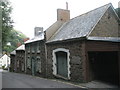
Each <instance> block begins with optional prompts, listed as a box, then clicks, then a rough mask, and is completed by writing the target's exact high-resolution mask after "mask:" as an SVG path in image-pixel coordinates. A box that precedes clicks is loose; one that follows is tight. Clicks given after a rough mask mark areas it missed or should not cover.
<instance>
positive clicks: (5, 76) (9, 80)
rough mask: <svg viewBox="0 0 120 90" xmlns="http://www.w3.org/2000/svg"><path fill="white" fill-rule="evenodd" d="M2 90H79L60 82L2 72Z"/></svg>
mask: <svg viewBox="0 0 120 90" xmlns="http://www.w3.org/2000/svg"><path fill="white" fill-rule="evenodd" d="M2 88H80V87H78V86H75V85H72V84H68V83H63V82H60V81H55V80H49V79H44V78H40V77H35V76H31V75H26V74H19V73H11V72H2Z"/></svg>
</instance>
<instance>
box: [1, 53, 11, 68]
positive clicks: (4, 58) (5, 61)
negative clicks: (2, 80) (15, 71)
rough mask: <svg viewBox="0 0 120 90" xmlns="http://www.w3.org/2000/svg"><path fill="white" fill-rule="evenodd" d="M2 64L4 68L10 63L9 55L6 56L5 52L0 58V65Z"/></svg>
mask: <svg viewBox="0 0 120 90" xmlns="http://www.w3.org/2000/svg"><path fill="white" fill-rule="evenodd" d="M4 65H5V68H6V67H8V65H10V57H8V56H7V55H6V54H5V55H3V56H2V57H1V58H0V67H2V66H4Z"/></svg>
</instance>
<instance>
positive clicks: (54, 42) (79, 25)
mask: <svg viewBox="0 0 120 90" xmlns="http://www.w3.org/2000/svg"><path fill="white" fill-rule="evenodd" d="M69 16H70V15H69V10H66V11H65V10H61V13H59V16H58V21H57V24H56V23H55V24H53V25H52V26H51V27H50V28H49V29H48V30H46V32H45V35H46V50H47V56H46V57H47V59H46V62H47V65H46V66H47V68H46V75H47V77H51V78H55V77H59V78H63V79H67V80H71V81H79V82H89V81H92V80H101V81H105V82H110V83H114V84H118V83H119V81H120V80H119V65H118V63H119V61H120V37H119V35H120V32H119V31H118V27H119V25H118V20H119V18H118V16H117V14H116V12H115V10H114V8H113V6H112V4H111V3H110V4H107V5H104V6H102V7H99V8H97V9H95V10H92V11H90V12H87V13H85V14H82V15H80V16H77V17H75V18H73V19H70V18H69ZM69 19H70V20H69ZM63 21H64V22H63ZM58 22H59V24H58ZM60 22H61V23H60ZM53 27H54V28H53Z"/></svg>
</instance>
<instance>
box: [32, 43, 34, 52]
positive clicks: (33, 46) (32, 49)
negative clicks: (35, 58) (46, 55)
mask: <svg viewBox="0 0 120 90" xmlns="http://www.w3.org/2000/svg"><path fill="white" fill-rule="evenodd" d="M34 52H35V46H34V44H32V53H34Z"/></svg>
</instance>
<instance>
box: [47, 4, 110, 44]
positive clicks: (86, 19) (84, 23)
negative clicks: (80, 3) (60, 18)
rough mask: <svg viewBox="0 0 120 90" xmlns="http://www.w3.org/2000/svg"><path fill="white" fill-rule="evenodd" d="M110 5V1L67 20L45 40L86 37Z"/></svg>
mask: <svg viewBox="0 0 120 90" xmlns="http://www.w3.org/2000/svg"><path fill="white" fill-rule="evenodd" d="M110 6H112V4H111V3H109V4H106V5H104V6H102V7H99V8H97V9H94V10H92V11H90V12H88V13H85V14H82V15H80V16H78V17H75V18H73V19H71V20H69V21H68V22H66V23H65V24H63V26H62V27H61V28H60V29H59V30H58V31H57V32H56V33H55V34H54V35H53V36H52V37H51V38H50V39H49V40H48V41H47V42H48V43H49V42H54V41H62V40H67V39H75V38H80V37H86V36H87V35H88V34H89V33H90V32H91V31H92V30H93V28H94V27H95V26H96V24H97V23H98V21H99V20H100V19H101V17H102V16H103V15H104V13H105V12H106V10H107V9H108V8H109V7H110Z"/></svg>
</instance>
